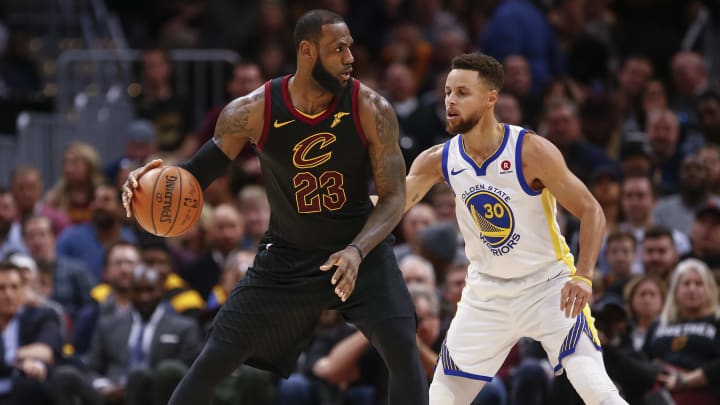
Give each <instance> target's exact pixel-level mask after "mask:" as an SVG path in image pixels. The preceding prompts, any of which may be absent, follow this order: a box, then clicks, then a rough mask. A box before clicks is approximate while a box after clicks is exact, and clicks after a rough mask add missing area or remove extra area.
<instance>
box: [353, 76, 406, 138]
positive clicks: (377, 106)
mask: <svg viewBox="0 0 720 405" xmlns="http://www.w3.org/2000/svg"><path fill="white" fill-rule="evenodd" d="M360 97H361V98H362V99H363V100H365V101H366V102H367V103H368V104H369V105H371V106H372V108H373V110H374V114H375V131H376V132H377V136H378V139H379V140H380V142H381V143H382V144H386V145H387V144H391V143H397V137H398V132H399V126H398V120H397V116H396V115H395V110H394V109H393V107H392V105H391V104H390V102H388V101H387V100H386V99H385V97H383V96H381V95H380V94H378V93H377V92H375V91H373V90H371V89H369V88H367V87H363V88H361V90H360Z"/></svg>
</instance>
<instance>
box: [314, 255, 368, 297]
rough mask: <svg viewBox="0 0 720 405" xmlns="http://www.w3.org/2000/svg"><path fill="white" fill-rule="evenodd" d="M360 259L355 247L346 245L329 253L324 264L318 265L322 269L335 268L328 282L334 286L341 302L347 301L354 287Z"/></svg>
mask: <svg viewBox="0 0 720 405" xmlns="http://www.w3.org/2000/svg"><path fill="white" fill-rule="evenodd" d="M361 261H362V259H361V257H360V254H359V253H358V251H357V249H355V248H354V247H352V246H347V247H346V248H345V249H343V250H340V251H338V252H335V253H333V254H331V255H330V257H329V258H328V260H327V261H326V262H325V264H323V265H322V266H320V270H322V271H328V270H331V269H333V268H335V273H334V274H333V276H332V279H330V282H331V283H332V285H334V286H335V294H337V296H338V297H340V300H341V301H342V302H345V301H347V299H348V298H349V297H350V294H352V292H353V290H354V289H355V280H357V272H358V268H359V267H360V262H361Z"/></svg>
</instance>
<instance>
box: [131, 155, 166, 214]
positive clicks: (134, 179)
mask: <svg viewBox="0 0 720 405" xmlns="http://www.w3.org/2000/svg"><path fill="white" fill-rule="evenodd" d="M162 164H163V161H162V159H155V160H153V161H151V162H148V163H147V164H146V165H145V166H143V167H139V168H137V169H135V170H133V171H131V172H130V174H128V178H127V180H125V184H123V186H122V204H123V207H125V215H127V217H128V218H130V217H132V215H133V213H132V204H130V202H131V201H132V197H133V191H134V190H135V189H136V188H137V186H138V180H139V179H140V177H142V176H143V174H145V173H147V172H149V171H150V170H152V169H154V168H156V167H160V166H162Z"/></svg>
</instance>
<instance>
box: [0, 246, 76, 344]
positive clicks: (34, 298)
mask: <svg viewBox="0 0 720 405" xmlns="http://www.w3.org/2000/svg"><path fill="white" fill-rule="evenodd" d="M8 262H10V263H11V264H13V265H14V266H15V267H17V268H18V269H20V276H21V277H22V284H23V305H26V306H31V307H41V308H47V309H50V310H52V311H53V312H54V313H55V316H57V318H58V320H59V321H60V334H61V335H63V338H64V334H65V330H66V321H67V318H66V317H65V311H64V310H63V308H62V306H61V305H60V304H58V303H57V302H55V301H52V300H51V299H50V296H49V294H46V293H45V290H44V289H43V288H42V285H41V279H40V274H39V271H38V267H37V263H35V260H33V259H32V257H30V256H28V255H26V254H24V253H13V254H12V255H10V257H9V258H8Z"/></svg>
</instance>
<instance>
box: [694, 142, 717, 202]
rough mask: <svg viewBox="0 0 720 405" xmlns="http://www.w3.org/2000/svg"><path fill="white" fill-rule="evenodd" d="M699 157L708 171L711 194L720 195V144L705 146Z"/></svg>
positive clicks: (701, 149)
mask: <svg viewBox="0 0 720 405" xmlns="http://www.w3.org/2000/svg"><path fill="white" fill-rule="evenodd" d="M698 157H700V160H701V161H702V163H703V164H704V165H705V167H706V168H707V170H708V181H707V182H708V186H709V188H710V193H712V194H715V195H720V144H714V145H705V146H703V147H702V148H700V150H698Z"/></svg>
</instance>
